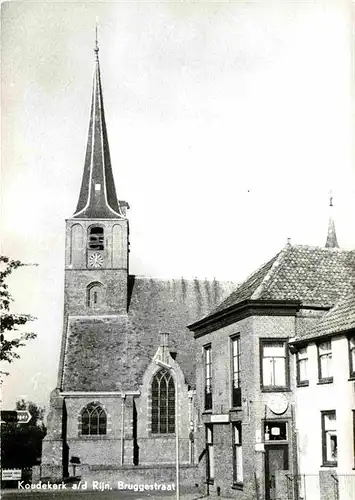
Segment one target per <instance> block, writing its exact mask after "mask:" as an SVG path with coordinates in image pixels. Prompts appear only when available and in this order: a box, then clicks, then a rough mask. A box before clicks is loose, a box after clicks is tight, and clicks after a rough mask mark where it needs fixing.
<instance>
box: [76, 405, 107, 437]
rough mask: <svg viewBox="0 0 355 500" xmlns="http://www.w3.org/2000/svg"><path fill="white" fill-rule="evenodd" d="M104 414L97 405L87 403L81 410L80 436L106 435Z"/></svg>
mask: <svg viewBox="0 0 355 500" xmlns="http://www.w3.org/2000/svg"><path fill="white" fill-rule="evenodd" d="M106 431H107V417H106V412H105V410H104V409H103V408H102V406H101V405H100V404H99V403H89V404H88V405H87V406H86V407H85V408H83V409H82V410H81V434H82V435H86V436H96V435H98V434H106Z"/></svg>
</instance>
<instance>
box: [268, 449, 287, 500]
mask: <svg viewBox="0 0 355 500" xmlns="http://www.w3.org/2000/svg"><path fill="white" fill-rule="evenodd" d="M287 469H288V445H287V444H275V445H272V446H265V500H275V499H276V494H275V472H276V471H277V470H287Z"/></svg>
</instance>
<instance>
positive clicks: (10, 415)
mask: <svg viewBox="0 0 355 500" xmlns="http://www.w3.org/2000/svg"><path fill="white" fill-rule="evenodd" d="M31 418H32V415H31V413H30V412H29V411H28V410H1V422H2V423H6V424H16V423H18V424H28V422H29V421H30V420H31Z"/></svg>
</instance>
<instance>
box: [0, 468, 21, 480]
mask: <svg viewBox="0 0 355 500" xmlns="http://www.w3.org/2000/svg"><path fill="white" fill-rule="evenodd" d="M1 472H2V473H1V478H2V480H3V481H19V480H20V479H21V475H22V469H2V471H1Z"/></svg>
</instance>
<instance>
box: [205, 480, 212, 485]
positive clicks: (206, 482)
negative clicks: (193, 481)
mask: <svg viewBox="0 0 355 500" xmlns="http://www.w3.org/2000/svg"><path fill="white" fill-rule="evenodd" d="M205 484H211V485H212V484H214V479H207V480H206V481H205Z"/></svg>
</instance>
